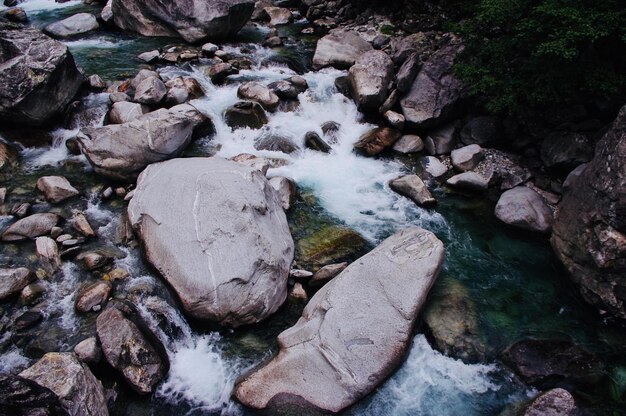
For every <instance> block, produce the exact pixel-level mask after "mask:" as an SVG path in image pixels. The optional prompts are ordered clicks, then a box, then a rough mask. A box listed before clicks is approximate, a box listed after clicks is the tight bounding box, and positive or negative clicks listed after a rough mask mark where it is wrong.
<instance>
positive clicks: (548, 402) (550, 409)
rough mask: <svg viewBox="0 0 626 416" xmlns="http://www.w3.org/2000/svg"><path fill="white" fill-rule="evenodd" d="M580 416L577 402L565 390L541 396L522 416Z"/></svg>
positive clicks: (529, 405) (550, 391)
mask: <svg viewBox="0 0 626 416" xmlns="http://www.w3.org/2000/svg"><path fill="white" fill-rule="evenodd" d="M577 414H578V408H577V407H576V401H575V400H574V397H573V396H572V395H571V393H570V392H569V391H567V390H565V389H560V388H556V389H552V390H548V391H546V392H544V393H541V394H539V395H538V396H537V397H535V398H534V399H533V400H532V402H530V403H529V404H528V405H527V406H526V408H525V409H524V410H523V413H520V416H574V415H577Z"/></svg>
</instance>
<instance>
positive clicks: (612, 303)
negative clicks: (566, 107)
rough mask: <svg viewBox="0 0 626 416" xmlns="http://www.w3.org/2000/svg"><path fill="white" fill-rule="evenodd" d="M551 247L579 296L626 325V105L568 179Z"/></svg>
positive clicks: (558, 211)
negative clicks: (587, 159) (575, 174)
mask: <svg viewBox="0 0 626 416" xmlns="http://www.w3.org/2000/svg"><path fill="white" fill-rule="evenodd" d="M553 228H554V229H553V234H552V241H551V242H552V247H553V248H554V251H555V252H556V255H557V257H558V258H559V259H560V260H561V262H562V263H563V264H564V265H565V268H566V269H567V271H568V272H569V274H570V275H571V277H572V280H573V281H574V282H575V283H576V285H577V286H578V287H579V289H580V292H581V294H582V296H583V297H584V298H585V299H586V300H587V301H588V302H590V303H591V304H593V305H595V306H596V307H598V308H599V309H602V310H604V311H609V312H610V313H611V314H612V315H614V316H617V317H618V318H620V319H622V320H624V321H626V107H623V108H622V109H621V111H620V113H619V115H618V117H617V119H616V120H615V121H614V123H613V125H612V126H611V129H610V130H609V131H608V132H607V133H606V134H605V135H604V137H603V138H602V139H601V140H600V141H599V142H598V144H597V146H596V155H595V157H594V158H593V160H592V161H591V162H590V163H589V164H588V165H587V166H586V167H585V168H584V170H583V171H582V172H581V173H580V175H579V176H578V177H577V178H573V179H572V180H571V184H570V186H569V187H568V188H567V190H566V192H565V194H564V195H563V199H562V200H561V203H560V204H559V207H558V210H557V214H556V217H555V221H554V227H553Z"/></svg>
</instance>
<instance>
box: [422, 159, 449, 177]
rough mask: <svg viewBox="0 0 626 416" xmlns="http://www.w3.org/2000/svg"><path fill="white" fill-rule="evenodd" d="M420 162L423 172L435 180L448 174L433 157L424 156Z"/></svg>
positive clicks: (445, 168) (446, 169)
mask: <svg viewBox="0 0 626 416" xmlns="http://www.w3.org/2000/svg"><path fill="white" fill-rule="evenodd" d="M420 162H421V164H422V166H423V167H424V172H425V173H426V174H427V175H429V176H431V177H433V178H435V179H437V178H440V177H442V176H443V175H445V174H446V173H448V167H447V166H446V165H444V164H443V163H441V161H440V160H439V159H437V158H436V157H434V156H424V157H423V158H422V159H421V160H420Z"/></svg>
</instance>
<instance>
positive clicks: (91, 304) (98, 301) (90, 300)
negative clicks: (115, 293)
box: [74, 280, 112, 313]
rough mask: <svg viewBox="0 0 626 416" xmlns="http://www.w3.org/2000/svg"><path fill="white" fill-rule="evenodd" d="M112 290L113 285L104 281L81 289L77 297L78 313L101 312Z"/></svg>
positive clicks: (76, 306)
mask: <svg viewBox="0 0 626 416" xmlns="http://www.w3.org/2000/svg"><path fill="white" fill-rule="evenodd" d="M111 289H112V285H111V283H109V282H107V281H104V280H99V281H97V282H94V283H91V284H89V285H87V286H85V287H83V288H81V289H80V290H79V291H78V294H77V295H76V301H75V303H74V307H75V308H76V311H78V312H81V313H87V312H98V311H100V310H101V309H102V307H103V306H104V304H105V303H106V301H107V299H108V298H109V294H110V293H111Z"/></svg>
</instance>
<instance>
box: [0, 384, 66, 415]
mask: <svg viewBox="0 0 626 416" xmlns="http://www.w3.org/2000/svg"><path fill="white" fill-rule="evenodd" d="M0 397H2V401H0V414H2V415H11V416H69V414H68V413H67V411H66V410H65V409H64V408H63V406H62V405H61V402H60V401H59V397H58V396H57V395H56V394H54V393H53V392H52V390H50V389H48V388H46V387H42V386H40V385H39V384H37V383H35V382H34V381H32V380H28V379H26V378H22V377H19V376H12V375H8V374H3V375H0Z"/></svg>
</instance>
